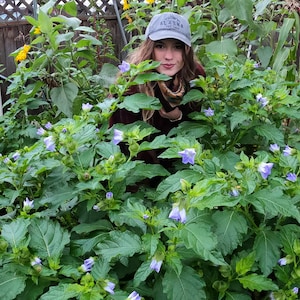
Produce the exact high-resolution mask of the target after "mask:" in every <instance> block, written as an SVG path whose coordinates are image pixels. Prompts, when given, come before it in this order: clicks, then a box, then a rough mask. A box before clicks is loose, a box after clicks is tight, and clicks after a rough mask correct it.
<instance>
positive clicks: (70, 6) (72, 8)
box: [63, 1, 77, 17]
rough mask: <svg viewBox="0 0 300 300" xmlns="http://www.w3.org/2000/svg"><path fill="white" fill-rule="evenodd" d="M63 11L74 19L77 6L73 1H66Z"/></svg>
mask: <svg viewBox="0 0 300 300" xmlns="http://www.w3.org/2000/svg"><path fill="white" fill-rule="evenodd" d="M63 10H64V11H65V12H66V13H67V14H68V15H70V16H72V17H76V15H77V6H76V3H75V1H67V2H66V3H65V4H64V6H63Z"/></svg>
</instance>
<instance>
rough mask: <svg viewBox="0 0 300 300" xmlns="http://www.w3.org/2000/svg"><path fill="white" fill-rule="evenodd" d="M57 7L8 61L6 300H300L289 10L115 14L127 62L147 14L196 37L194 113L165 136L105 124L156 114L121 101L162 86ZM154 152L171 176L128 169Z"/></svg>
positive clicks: (188, 8)
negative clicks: (119, 114)
mask: <svg viewBox="0 0 300 300" xmlns="http://www.w3.org/2000/svg"><path fill="white" fill-rule="evenodd" d="M54 3H55V1H54V0H50V1H49V2H47V3H45V4H44V5H43V6H41V7H40V9H39V12H38V17H37V19H34V18H32V17H27V18H26V19H27V21H28V22H29V23H30V24H31V25H32V30H31V32H30V36H29V37H28V40H26V42H25V43H24V46H23V47H22V48H20V49H18V50H17V51H15V52H14V53H12V54H11V55H12V56H13V57H14V59H15V61H16V66H17V69H16V72H15V73H14V74H12V75H11V76H10V80H11V84H10V86H9V89H8V93H9V95H10V99H9V100H8V101H7V102H6V103H5V114H4V116H3V117H1V119H0V123H1V125H0V139H1V143H0V153H1V156H0V189H1V195H0V211H1V214H0V272H1V277H0V298H1V299H3V300H13V299H17V300H33V299H41V300H54V299H60V300H67V299H80V300H99V299H111V300H141V299H145V300H148V299H149V300H151V299H153V300H191V299H193V300H196V299H199V300H200V299H209V300H212V299H220V300H221V299H225V300H251V299H260V300H261V299H276V300H284V299H289V300H292V299H299V296H298V288H299V287H300V227H299V223H300V212H299V206H300V196H299V191H300V178H299V167H300V143H299V140H300V138H299V130H300V127H299V119H300V86H299V83H298V82H299V73H298V58H297V53H298V46H299V33H300V19H299V15H298V12H299V7H298V6H297V3H296V2H294V1H282V2H278V1H272V0H264V1H257V0H255V1H252V0H214V1H198V2H197V3H195V1H186V0H177V1H174V2H170V1H163V0H161V1H149V0H148V1H145V2H140V1H131V0H128V1H124V2H123V13H122V18H123V21H124V22H126V27H125V29H126V31H127V34H128V35H132V38H131V39H130V43H129V45H127V47H126V51H130V49H131V47H134V45H136V44H138V43H139V41H140V40H141V39H143V35H142V33H143V30H144V29H145V26H146V25H147V23H148V21H149V19H150V17H151V16H152V15H154V14H156V13H159V12H162V11H175V12H180V13H181V14H183V15H185V16H186V17H187V18H188V19H189V22H190V24H191V29H192V38H193V44H194V45H195V53H196V55H197V57H198V58H199V60H200V61H201V62H202V64H203V65H204V67H205V70H206V73H207V76H206V77H205V78H204V77H199V78H197V79H195V80H194V81H193V82H191V85H192V86H195V87H198V88H200V89H191V91H190V92H189V93H188V94H187V95H186V96H185V98H184V100H183V101H184V103H188V102H190V101H199V102H201V104H202V109H201V112H193V113H191V115H190V117H191V121H188V122H183V123H181V124H180V125H179V126H178V127H176V128H173V129H172V130H171V131H170V133H169V134H168V135H167V136H165V135H161V134H160V133H159V132H157V130H156V129H155V128H153V127H152V126H151V125H149V124H147V123H144V122H135V123H133V124H128V125H122V124H116V125H114V126H113V127H110V126H109V118H110V116H111V115H112V113H113V112H114V111H115V110H116V109H117V108H126V109H127V110H130V111H133V112H137V111H138V110H140V109H159V108H160V103H159V101H158V99H156V98H153V97H148V96H146V95H143V94H135V95H132V96H124V94H125V92H126V90H128V88H129V87H130V86H133V85H137V84H141V83H144V82H148V81H155V80H165V79H166V78H165V76H162V75H161V74H157V73H156V72H155V68H156V67H157V66H158V63H157V62H154V61H145V62H142V63H141V64H139V65H130V64H128V63H127V62H126V61H123V62H120V61H118V60H117V59H116V58H115V57H114V54H113V53H114V52H113V44H112V43H111V40H110V37H109V32H108V31H107V29H106V28H105V26H103V24H102V25H101V23H99V22H100V21H98V20H96V19H94V20H93V22H91V24H92V25H91V26H84V25H82V24H81V21H80V20H79V19H78V18H77V7H76V4H75V2H74V1H67V2H66V3H65V4H63V5H61V6H57V7H55V10H54V8H53V7H54ZM54 12H55V13H54ZM117 75H119V76H117ZM200 90H201V91H200ZM112 95H113V96H112ZM153 134H155V138H154V140H149V139H148V137H149V136H150V135H151V136H152V135H153ZM121 144H126V145H127V146H128V149H129V154H128V155H125V154H124V153H122V151H121V150H120V145H121ZM152 149H160V150H161V151H162V153H161V155H160V158H162V159H164V160H171V161H172V162H174V164H173V169H172V170H166V169H165V168H164V167H163V166H161V165H156V164H146V163H144V162H143V161H141V160H139V159H137V155H138V153H140V152H141V151H145V150H152ZM158 177H159V178H160V181H159V184H158V185H157V186H155V187H153V186H152V185H149V184H148V183H149V180H151V178H158Z"/></svg>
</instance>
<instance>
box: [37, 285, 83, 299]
mask: <svg viewBox="0 0 300 300" xmlns="http://www.w3.org/2000/svg"><path fill="white" fill-rule="evenodd" d="M71 286H72V285H71V284H60V285H57V286H52V287H50V289H49V291H48V292H46V293H44V294H43V295H42V296H41V298H40V300H57V299H59V300H68V299H72V298H74V297H76V296H78V292H76V291H74V290H72V289H71Z"/></svg>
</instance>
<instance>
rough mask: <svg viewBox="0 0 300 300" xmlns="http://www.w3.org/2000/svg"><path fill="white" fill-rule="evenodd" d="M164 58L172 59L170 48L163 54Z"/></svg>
mask: <svg viewBox="0 0 300 300" xmlns="http://www.w3.org/2000/svg"><path fill="white" fill-rule="evenodd" d="M165 58H166V59H172V58H173V51H172V48H167V49H166V52H165Z"/></svg>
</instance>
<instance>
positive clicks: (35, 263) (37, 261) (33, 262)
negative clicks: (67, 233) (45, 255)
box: [30, 256, 42, 266]
mask: <svg viewBox="0 0 300 300" xmlns="http://www.w3.org/2000/svg"><path fill="white" fill-rule="evenodd" d="M30 264H31V265H32V266H36V265H41V264H42V260H41V259H40V258H39V257H37V256H35V257H34V258H33V260H32V261H31V263H30Z"/></svg>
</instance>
